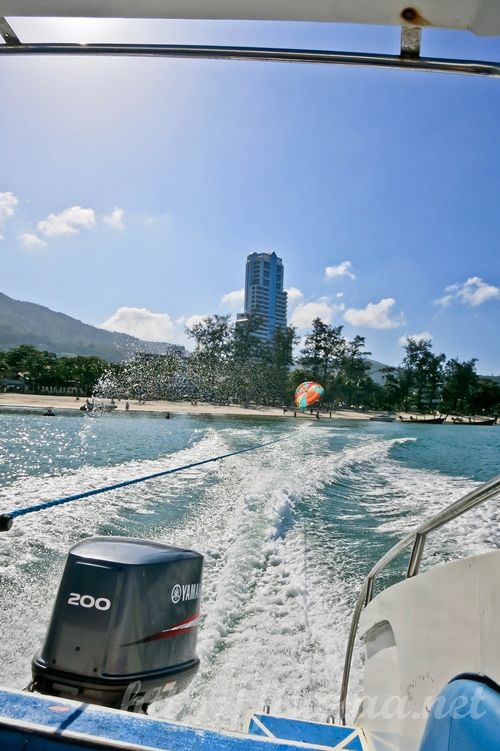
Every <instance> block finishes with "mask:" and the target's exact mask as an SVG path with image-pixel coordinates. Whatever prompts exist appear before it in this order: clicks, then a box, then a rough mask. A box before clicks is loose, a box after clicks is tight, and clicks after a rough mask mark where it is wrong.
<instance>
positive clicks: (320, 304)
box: [290, 298, 344, 331]
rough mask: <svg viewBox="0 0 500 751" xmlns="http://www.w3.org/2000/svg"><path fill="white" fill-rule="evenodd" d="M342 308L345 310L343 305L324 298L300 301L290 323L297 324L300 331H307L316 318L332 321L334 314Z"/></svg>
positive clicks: (326, 321) (327, 321)
mask: <svg viewBox="0 0 500 751" xmlns="http://www.w3.org/2000/svg"><path fill="white" fill-rule="evenodd" d="M342 310H344V306H343V305H331V304H330V303H329V302H328V300H326V299H324V298H321V299H319V300H315V301H311V302H305V303H300V304H299V305H297V307H296V308H295V310H294V311H293V313H292V317H291V319H290V325H291V326H296V327H297V329H298V330H299V331H306V330H308V329H310V328H311V323H312V321H313V320H314V319H315V318H321V320H322V321H324V322H325V323H331V322H332V320H333V317H334V315H335V314H336V313H339V312H341V311H342Z"/></svg>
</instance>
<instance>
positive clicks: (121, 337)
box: [0, 292, 177, 362]
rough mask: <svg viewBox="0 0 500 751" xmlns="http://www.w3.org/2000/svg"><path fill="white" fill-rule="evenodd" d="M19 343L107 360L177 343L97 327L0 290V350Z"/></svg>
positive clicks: (161, 350) (156, 350) (162, 350)
mask: <svg viewBox="0 0 500 751" xmlns="http://www.w3.org/2000/svg"><path fill="white" fill-rule="evenodd" d="M21 344H31V345H32V346H34V347H36V348H37V349H39V350H47V351H49V352H54V353H55V354H56V355H58V356H68V357H76V356H78V355H83V356H87V357H88V356H95V357H101V358H102V359H103V360H107V361H108V362H122V361H123V360H126V359H127V358H128V357H130V356H131V355H133V354H135V353H137V352H147V353H152V354H163V353H165V352H166V351H167V350H168V349H170V348H171V347H174V346H177V345H172V344H169V343H168V342H145V341H143V340H142V339H137V338H136V337H135V336H130V335H129V334H121V333H119V332H117V331H107V330H106V329H100V328H98V327H97V326H91V325H90V324H88V323H83V321H79V320H78V319H77V318H72V316H69V315H67V314H66V313H59V312H57V311H55V310H52V309H51V308H47V307H46V306H44V305H38V304H37V303H32V302H28V301H25V300H15V299H14V298H12V297H9V296H8V295H6V294H4V293H3V292H0V350H7V349H12V348H13V347H18V346H20V345H21Z"/></svg>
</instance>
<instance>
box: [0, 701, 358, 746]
mask: <svg viewBox="0 0 500 751" xmlns="http://www.w3.org/2000/svg"><path fill="white" fill-rule="evenodd" d="M249 730H250V733H251V734H250V735H245V734H243V733H241V734H239V733H229V732H228V733H225V732H217V731H213V730H202V729H198V728H193V727H188V726H186V725H180V724H177V723H173V722H166V721H164V720H156V719H153V718H151V717H147V716H145V715H138V714H131V713H128V712H122V711H120V710H117V709H107V708H104V707H97V706H93V705H89V704H82V703H80V702H75V701H70V700H66V699H59V698H55V697H51V696H41V695H39V694H30V693H25V692H23V691H15V690H8V689H1V690H0V748H1V749H9V751H30V750H31V749H33V751H35V749H36V751H60V750H61V749H63V748H71V749H73V751H75V750H79V749H82V751H83V749H89V748H91V749H123V750H124V749H128V751H133V750H136V751H145V749H147V750H148V751H152V750H154V751H160V750H161V751H191V750H192V751H195V750H196V751H202V750H204V751H209V749H213V750H214V751H243V749H245V751H287V750H289V751H297V749H299V748H300V749H304V748H307V749H310V750H311V751H320V750H321V749H325V748H327V749H330V750H333V749H335V748H342V749H345V751H363V749H364V748H366V747H365V745H364V741H363V739H362V737H360V731H359V729H358V728H349V727H343V726H336V725H327V724H322V723H314V722H301V721H295V720H290V719H288V718H281V717H271V716H269V715H254V716H253V718H252V720H251V723H250V729H249ZM278 734H279V735H278Z"/></svg>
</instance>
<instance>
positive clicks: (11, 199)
mask: <svg viewBox="0 0 500 751" xmlns="http://www.w3.org/2000/svg"><path fill="white" fill-rule="evenodd" d="M17 204H18V200H17V198H16V197H15V195H14V193H11V192H10V191H9V192H7V193H0V227H2V225H4V224H5V222H6V221H7V219H10V218H11V216H13V215H14V211H15V210H16V206H17Z"/></svg>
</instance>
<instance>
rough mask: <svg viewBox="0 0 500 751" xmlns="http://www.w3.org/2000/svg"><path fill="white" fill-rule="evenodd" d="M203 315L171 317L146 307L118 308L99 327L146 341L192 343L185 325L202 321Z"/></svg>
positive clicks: (187, 344) (186, 344)
mask: <svg viewBox="0 0 500 751" xmlns="http://www.w3.org/2000/svg"><path fill="white" fill-rule="evenodd" d="M204 318H205V316H203V315H197V314H195V315H192V316H189V318H185V317H184V316H180V317H179V318H172V317H171V316H169V314H168V313H153V312H152V311H151V310H148V308H132V307H127V306H123V307H121V308H118V310H116V311H115V312H114V313H113V315H112V316H111V317H110V318H108V320H107V321H104V323H101V325H100V328H102V329H107V330H108V331H118V332H119V333H121V334H130V335H131V336H136V337H137V338H138V339H143V340H144V341H146V342H169V343H170V344H183V345H184V346H189V345H190V344H191V345H192V341H191V340H190V339H189V338H188V337H187V336H186V332H185V327H186V326H193V325H194V324H195V323H199V322H200V321H203V320H204Z"/></svg>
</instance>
